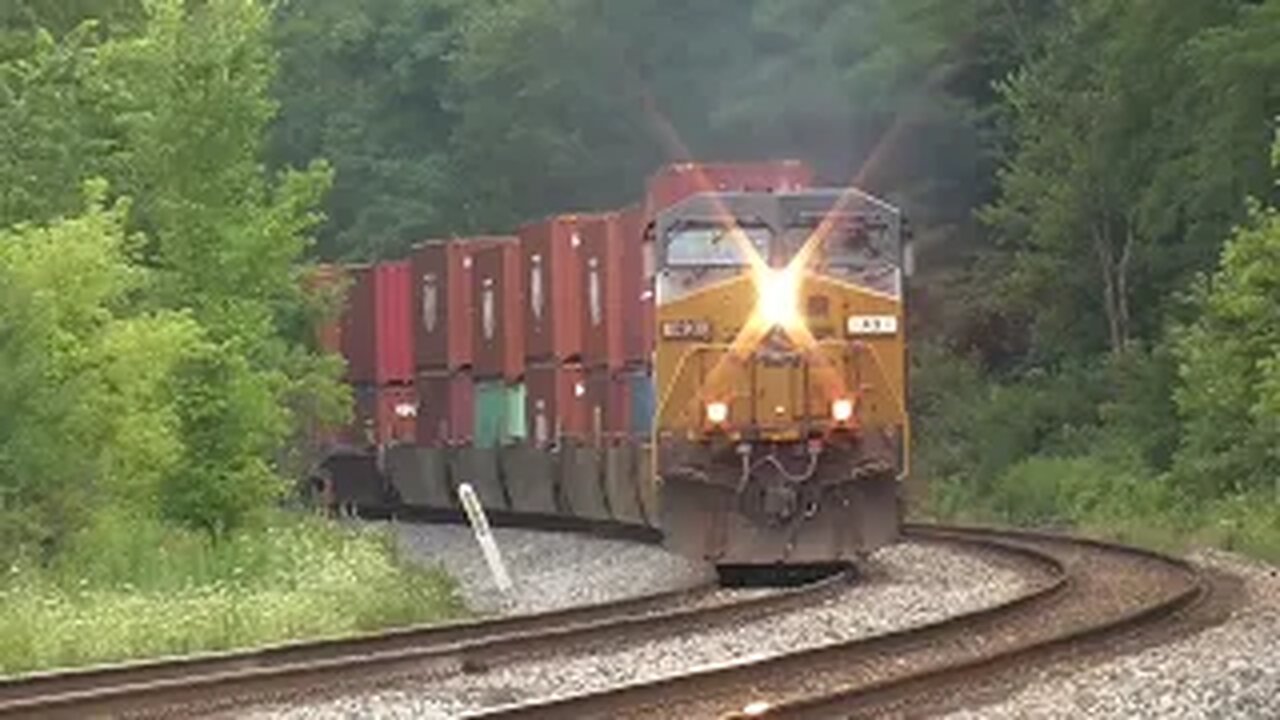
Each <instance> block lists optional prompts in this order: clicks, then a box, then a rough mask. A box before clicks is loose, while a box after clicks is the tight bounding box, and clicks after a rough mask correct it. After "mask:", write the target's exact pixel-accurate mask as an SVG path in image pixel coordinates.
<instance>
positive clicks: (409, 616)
mask: <svg viewBox="0 0 1280 720" xmlns="http://www.w3.org/2000/svg"><path fill="white" fill-rule="evenodd" d="M465 613H466V610H465V608H464V607H463V605H462V603H461V601H460V600H459V596H458V594H457V592H456V586H455V584H454V583H453V581H452V580H451V579H450V578H449V577H447V576H446V575H445V574H444V573H442V572H439V571H433V570H421V569H417V568H413V567H409V566H407V565H406V564H405V563H403V562H401V560H400V559H399V558H398V557H397V556H396V553H395V548H394V546H393V544H392V542H391V540H390V537H389V535H388V533H387V532H386V531H385V530H376V529H367V528H365V529H352V528H342V527H337V526H334V525H332V524H329V523H324V522H321V521H319V520H315V519H310V518H294V517H280V518H278V519H276V520H275V521H274V522H273V523H272V524H271V525H269V526H267V527H264V528H261V529H257V530H252V531H245V532H242V533H240V534H238V535H236V536H233V537H231V538H229V539H227V540H225V541H223V542H220V543H216V544H214V543H211V542H209V541H208V540H207V539H206V538H205V537H203V536H201V535H198V534H192V533H188V532H183V531H178V530H174V529H172V528H167V527H163V526H161V525H159V524H158V523H154V522H149V521H140V520H136V519H125V518H114V519H105V520H103V521H102V522H100V523H99V524H98V525H97V526H96V527H95V528H94V530H93V531H91V532H89V533H86V534H85V535H84V536H83V537H81V538H79V539H78V540H77V542H76V543H75V544H74V546H73V547H72V548H71V549H69V550H68V552H66V553H64V554H63V555H62V556H61V557H60V558H59V560H58V561H57V562H56V563H54V564H53V565H51V566H47V567H43V568H35V567H33V566H31V565H29V564H22V563H19V564H15V565H14V566H12V567H10V568H9V569H8V572H7V573H5V576H4V577H3V578H0V674H14V673H25V672H30V671H37V670H43V669H49V668H59V667H69V666H77V665H87V664H98V663H104V662H113V661H121V660H126V659H135V658H147V657H156V656H166V655H177V654H189V653H196V652H205V651H218V650H227V649H232V648H245V647H252V646H257V645H264V644H271V643H276V642H281V641H285V640H290V639H297V638H306V637H317V636H338V635H346V634H351V633H356V632H361V631H371V630H375V629H378V628H385V627H389V626H396V625H405V624H410V623H420V622H434V621H439V620H444V619H449V618H455V617H460V616H463V615H464V614H465Z"/></svg>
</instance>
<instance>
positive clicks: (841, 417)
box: [831, 398, 853, 423]
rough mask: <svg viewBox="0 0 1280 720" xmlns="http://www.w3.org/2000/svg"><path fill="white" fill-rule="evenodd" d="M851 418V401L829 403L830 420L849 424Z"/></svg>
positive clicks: (843, 399) (840, 400) (842, 399)
mask: <svg viewBox="0 0 1280 720" xmlns="http://www.w3.org/2000/svg"><path fill="white" fill-rule="evenodd" d="M852 418H853V401H852V400H849V399H847V398H841V399H839V400H836V401H835V402H833V403H831V419H832V420H835V421H836V422H838V423H843V422H849V420H850V419H852Z"/></svg>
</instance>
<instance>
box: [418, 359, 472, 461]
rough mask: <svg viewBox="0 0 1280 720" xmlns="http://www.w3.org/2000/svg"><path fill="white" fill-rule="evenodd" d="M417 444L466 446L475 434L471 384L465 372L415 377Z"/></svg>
mask: <svg viewBox="0 0 1280 720" xmlns="http://www.w3.org/2000/svg"><path fill="white" fill-rule="evenodd" d="M417 385H418V432H417V436H418V444H419V445H421V446H423V447H453V446H459V445H467V444H469V443H470V442H471V438H472V434H473V433H474V432H475V384H474V383H473V382H472V380H471V374H470V373H468V372H466V371H449V370H427V371H422V372H419V373H418V382H417Z"/></svg>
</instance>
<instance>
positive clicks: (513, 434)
mask: <svg viewBox="0 0 1280 720" xmlns="http://www.w3.org/2000/svg"><path fill="white" fill-rule="evenodd" d="M524 408H525V387H524V384H523V383H508V382H506V381H504V380H489V381H485V382H477V383H476V386H475V410H474V417H475V429H474V431H473V434H472V442H473V444H474V445H475V447H478V448H493V447H501V446H503V445H511V444H514V443H518V442H520V441H521V440H523V439H524V436H525V415H524Z"/></svg>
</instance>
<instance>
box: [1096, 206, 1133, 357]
mask: <svg viewBox="0 0 1280 720" xmlns="http://www.w3.org/2000/svg"><path fill="white" fill-rule="evenodd" d="M1133 245H1134V233H1133V225H1132V224H1131V223H1128V222H1126V223H1125V233H1124V245H1123V246H1122V247H1121V248H1120V258H1119V260H1117V259H1116V255H1115V247H1114V246H1113V245H1112V242H1111V227H1110V224H1109V223H1108V222H1106V221H1102V222H1100V223H1098V224H1095V225H1094V226H1093V246H1094V252H1095V253H1096V254H1097V256H1098V265H1099V269H1100V270H1101V271H1102V304H1103V310H1104V311H1105V312H1106V315H1107V338H1108V341H1109V343H1110V345H1111V352H1112V353H1113V354H1119V353H1121V352H1123V351H1124V349H1125V348H1126V347H1127V346H1128V344H1129V325H1130V318H1129V263H1130V261H1131V260H1132V258H1133Z"/></svg>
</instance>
